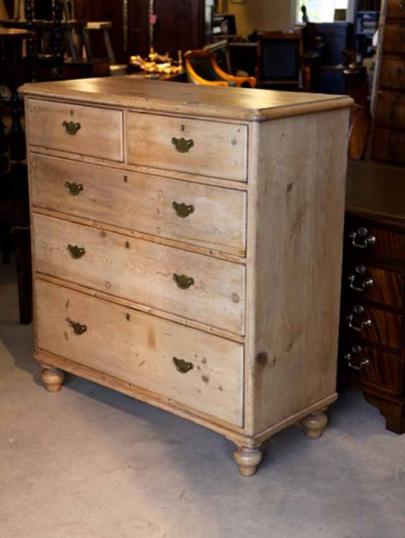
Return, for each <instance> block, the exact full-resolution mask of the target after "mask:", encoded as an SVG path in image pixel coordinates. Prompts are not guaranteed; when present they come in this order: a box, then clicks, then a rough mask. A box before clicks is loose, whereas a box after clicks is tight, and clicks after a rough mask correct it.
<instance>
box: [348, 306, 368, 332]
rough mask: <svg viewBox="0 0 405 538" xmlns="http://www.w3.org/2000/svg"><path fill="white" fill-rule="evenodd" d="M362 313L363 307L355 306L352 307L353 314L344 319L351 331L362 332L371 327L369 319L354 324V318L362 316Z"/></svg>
mask: <svg viewBox="0 0 405 538" xmlns="http://www.w3.org/2000/svg"><path fill="white" fill-rule="evenodd" d="M364 312H365V308H364V306H361V305H355V306H354V307H353V314H349V315H348V316H347V317H346V319H347V322H348V326H349V327H350V329H353V331H357V332H362V331H363V330H364V329H365V328H367V327H371V325H372V324H373V322H372V321H371V319H366V320H360V322H359V323H355V320H356V317H359V315H361V314H364Z"/></svg>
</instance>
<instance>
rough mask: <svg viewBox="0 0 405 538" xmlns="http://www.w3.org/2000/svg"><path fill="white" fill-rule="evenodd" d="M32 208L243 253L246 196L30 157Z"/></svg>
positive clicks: (206, 187)
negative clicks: (49, 210)
mask: <svg viewBox="0 0 405 538" xmlns="http://www.w3.org/2000/svg"><path fill="white" fill-rule="evenodd" d="M31 196H32V203H33V205H34V206H37V207H43V208H47V209H53V210H57V211H61V212H64V213H68V214H71V215H77V216H80V217H86V218H89V219H92V220H96V221H99V222H104V223H108V224H113V225H117V226H120V227H122V228H129V229H134V230H137V231H139V232H143V233H147V234H152V235H157V236H161V237H167V238H170V239H176V240H180V241H185V242H187V243H193V244H195V245H197V246H203V247H206V248H211V249H216V250H219V251H222V252H229V253H231V254H236V255H239V256H243V255H244V253H245V229H246V194H245V193H244V192H239V191H235V190H231V189H223V188H218V187H209V186H206V185H199V184H196V183H189V182H186V181H176V180H169V179H162V178H159V177H156V176H148V175H145V174H138V173H132V172H127V171H123V170H115V169H113V168H106V167H101V166H95V165H91V164H85V163H79V162H74V161H69V160H65V159H59V158H54V157H48V156H42V155H36V154H32V155H31Z"/></svg>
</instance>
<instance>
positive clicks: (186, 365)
mask: <svg viewBox="0 0 405 538" xmlns="http://www.w3.org/2000/svg"><path fill="white" fill-rule="evenodd" d="M173 363H174V365H175V367H176V370H177V371H178V372H180V373H181V374H186V373H187V372H189V371H190V370H192V369H193V368H194V364H193V363H192V362H187V361H185V360H183V359H178V358H177V357H173Z"/></svg>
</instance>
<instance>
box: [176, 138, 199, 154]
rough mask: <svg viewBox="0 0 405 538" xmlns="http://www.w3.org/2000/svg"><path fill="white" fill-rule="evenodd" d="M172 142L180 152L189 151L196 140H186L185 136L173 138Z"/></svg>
mask: <svg viewBox="0 0 405 538" xmlns="http://www.w3.org/2000/svg"><path fill="white" fill-rule="evenodd" d="M172 144H173V145H174V147H175V148H176V149H177V151H178V152H179V153H187V152H189V151H190V149H191V148H192V147H193V146H194V140H192V139H190V140H186V139H185V138H176V137H175V136H174V137H173V138H172Z"/></svg>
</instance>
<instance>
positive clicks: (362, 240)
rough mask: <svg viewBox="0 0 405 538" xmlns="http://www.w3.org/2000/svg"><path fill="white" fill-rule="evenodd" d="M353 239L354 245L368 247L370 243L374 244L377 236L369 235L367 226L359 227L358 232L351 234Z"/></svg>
mask: <svg viewBox="0 0 405 538" xmlns="http://www.w3.org/2000/svg"><path fill="white" fill-rule="evenodd" d="M349 237H350V239H351V240H352V245H353V246H354V247H356V248H367V247H368V246H369V245H374V244H375V242H376V238H375V236H374V235H368V230H367V228H363V227H361V228H358V229H357V231H356V232H352V233H351V234H349Z"/></svg>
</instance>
